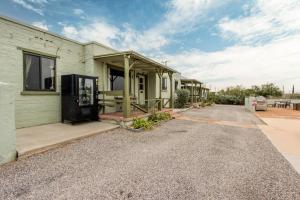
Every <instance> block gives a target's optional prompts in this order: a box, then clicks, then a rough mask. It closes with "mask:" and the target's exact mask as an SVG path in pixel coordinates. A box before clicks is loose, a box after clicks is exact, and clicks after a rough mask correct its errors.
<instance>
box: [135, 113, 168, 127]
mask: <svg viewBox="0 0 300 200" xmlns="http://www.w3.org/2000/svg"><path fill="white" fill-rule="evenodd" d="M169 119H171V114H170V113H167V112H162V113H155V114H152V115H151V116H149V118H148V120H146V119H143V118H140V119H134V120H133V124H132V126H133V128H134V129H140V128H143V129H145V130H151V129H153V127H154V125H156V124H158V123H159V122H160V121H164V120H169Z"/></svg>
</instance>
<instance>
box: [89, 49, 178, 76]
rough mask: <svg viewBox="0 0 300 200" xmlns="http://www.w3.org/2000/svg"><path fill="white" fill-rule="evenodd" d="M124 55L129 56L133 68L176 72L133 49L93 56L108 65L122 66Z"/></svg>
mask: <svg viewBox="0 0 300 200" xmlns="http://www.w3.org/2000/svg"><path fill="white" fill-rule="evenodd" d="M124 56H130V63H129V64H130V65H131V64H133V69H142V70H148V71H157V70H161V71H162V72H173V73H178V72H177V71H176V70H174V69H172V68H171V67H168V66H166V65H163V64H161V63H159V62H157V61H155V60H152V59H150V58H147V57H146V56H144V55H142V54H140V53H137V52H135V51H122V52H117V53H110V54H102V55H98V56H94V59H95V60H100V61H102V62H105V63H108V64H110V65H114V66H118V67H121V68H123V67H124Z"/></svg>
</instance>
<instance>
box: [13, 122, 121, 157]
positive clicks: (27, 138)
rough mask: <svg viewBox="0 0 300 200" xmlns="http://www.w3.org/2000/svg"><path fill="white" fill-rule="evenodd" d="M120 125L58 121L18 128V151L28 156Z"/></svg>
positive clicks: (20, 154)
mask: <svg viewBox="0 0 300 200" xmlns="http://www.w3.org/2000/svg"><path fill="white" fill-rule="evenodd" d="M118 127H119V125H115V124H110V123H105V122H88V123H80V124H75V125H71V124H62V123H56V124H46V125H42V126H34V127H29V128H22V129H17V141H16V142H17V144H16V146H17V151H18V154H19V156H27V155H31V154H33V153H36V152H41V151H45V150H48V149H50V148H53V147H55V146H57V145H62V144H64V143H67V142H71V141H72V140H75V139H80V138H83V137H87V136H90V135H94V134H97V133H101V132H105V131H109V130H112V129H115V128H118Z"/></svg>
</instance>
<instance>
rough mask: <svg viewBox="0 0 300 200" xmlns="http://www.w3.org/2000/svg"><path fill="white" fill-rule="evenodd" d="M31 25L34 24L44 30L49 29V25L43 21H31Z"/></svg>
mask: <svg viewBox="0 0 300 200" xmlns="http://www.w3.org/2000/svg"><path fill="white" fill-rule="evenodd" d="M32 25H33V26H36V27H39V28H41V29H44V30H46V31H48V30H49V26H48V25H47V24H46V23H45V22H33V23H32Z"/></svg>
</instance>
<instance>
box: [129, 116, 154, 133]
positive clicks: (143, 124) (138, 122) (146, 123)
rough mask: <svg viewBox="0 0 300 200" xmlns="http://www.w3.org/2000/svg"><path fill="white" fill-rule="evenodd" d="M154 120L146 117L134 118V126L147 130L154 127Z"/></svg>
mask: <svg viewBox="0 0 300 200" xmlns="http://www.w3.org/2000/svg"><path fill="white" fill-rule="evenodd" d="M153 125H154V122H153V121H151V120H145V119H142V118H141V119H134V120H133V124H132V126H133V128H134V129H140V128H144V129H145V130H151V129H153Z"/></svg>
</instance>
